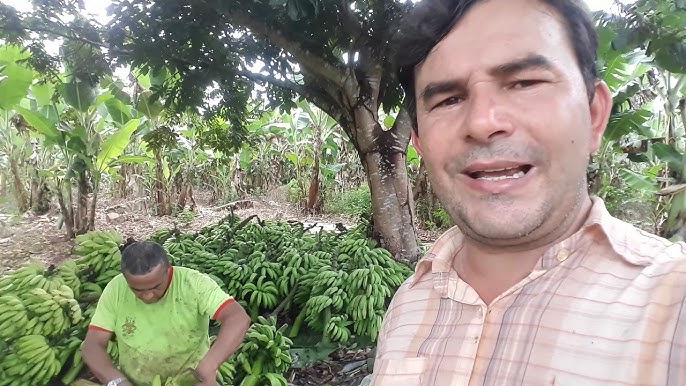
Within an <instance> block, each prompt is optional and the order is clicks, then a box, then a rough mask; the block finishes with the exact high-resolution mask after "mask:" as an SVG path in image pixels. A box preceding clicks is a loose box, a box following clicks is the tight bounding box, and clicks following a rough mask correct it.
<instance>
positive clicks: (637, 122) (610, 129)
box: [603, 109, 652, 141]
mask: <svg viewBox="0 0 686 386" xmlns="http://www.w3.org/2000/svg"><path fill="white" fill-rule="evenodd" d="M651 116H652V113H651V112H650V111H648V110H642V109H641V110H630V111H624V112H621V113H615V114H612V116H611V117H610V121H609V122H608V124H607V128H606V129H605V133H604V134H603V137H604V139H605V140H607V141H618V140H619V139H620V138H621V137H622V136H624V135H627V134H629V133H638V134H640V135H643V136H646V137H649V136H650V135H651V132H650V127H648V125H647V124H646V122H647V121H648V119H650V117H651Z"/></svg>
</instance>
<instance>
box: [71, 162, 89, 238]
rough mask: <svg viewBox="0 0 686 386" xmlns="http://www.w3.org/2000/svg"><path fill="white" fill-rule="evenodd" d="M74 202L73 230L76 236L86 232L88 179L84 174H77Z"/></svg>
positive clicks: (82, 172)
mask: <svg viewBox="0 0 686 386" xmlns="http://www.w3.org/2000/svg"><path fill="white" fill-rule="evenodd" d="M76 199H77V201H76V218H75V224H74V225H75V228H76V233H77V234H83V233H86V232H88V230H89V229H88V228H89V227H88V179H87V178H86V172H85V171H80V172H79V174H78V192H77V198H76Z"/></svg>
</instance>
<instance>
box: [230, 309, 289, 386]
mask: <svg viewBox="0 0 686 386" xmlns="http://www.w3.org/2000/svg"><path fill="white" fill-rule="evenodd" d="M285 329H286V325H283V326H281V328H279V329H277V328H276V320H275V319H274V318H270V319H265V318H264V317H262V316H259V317H258V318H257V322H256V323H253V324H252V325H251V326H250V328H249V329H248V332H247V333H246V336H245V339H244V340H243V343H242V344H241V345H240V347H239V348H238V350H237V351H236V353H235V354H234V355H233V356H232V357H231V359H230V361H231V362H233V365H234V370H235V375H233V377H232V380H233V381H234V382H233V384H236V385H241V386H255V385H272V386H286V385H287V382H286V378H284V376H283V374H284V373H285V372H286V371H288V369H289V368H290V366H291V356H290V354H289V351H288V350H289V349H290V348H291V345H292V344H293V342H291V340H290V339H288V338H287V337H286V336H284V334H283V332H284V330H285Z"/></svg>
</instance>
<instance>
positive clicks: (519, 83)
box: [512, 79, 543, 89]
mask: <svg viewBox="0 0 686 386" xmlns="http://www.w3.org/2000/svg"><path fill="white" fill-rule="evenodd" d="M539 83H543V81H542V80H539V79H525V80H518V81H516V82H514V83H513V84H512V88H515V89H517V88H526V87H531V86H534V85H537V84H539Z"/></svg>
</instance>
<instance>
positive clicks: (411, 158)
mask: <svg viewBox="0 0 686 386" xmlns="http://www.w3.org/2000/svg"><path fill="white" fill-rule="evenodd" d="M407 162H409V163H410V165H419V154H417V149H415V148H414V146H412V145H411V144H410V145H409V146H408V147H407Z"/></svg>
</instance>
